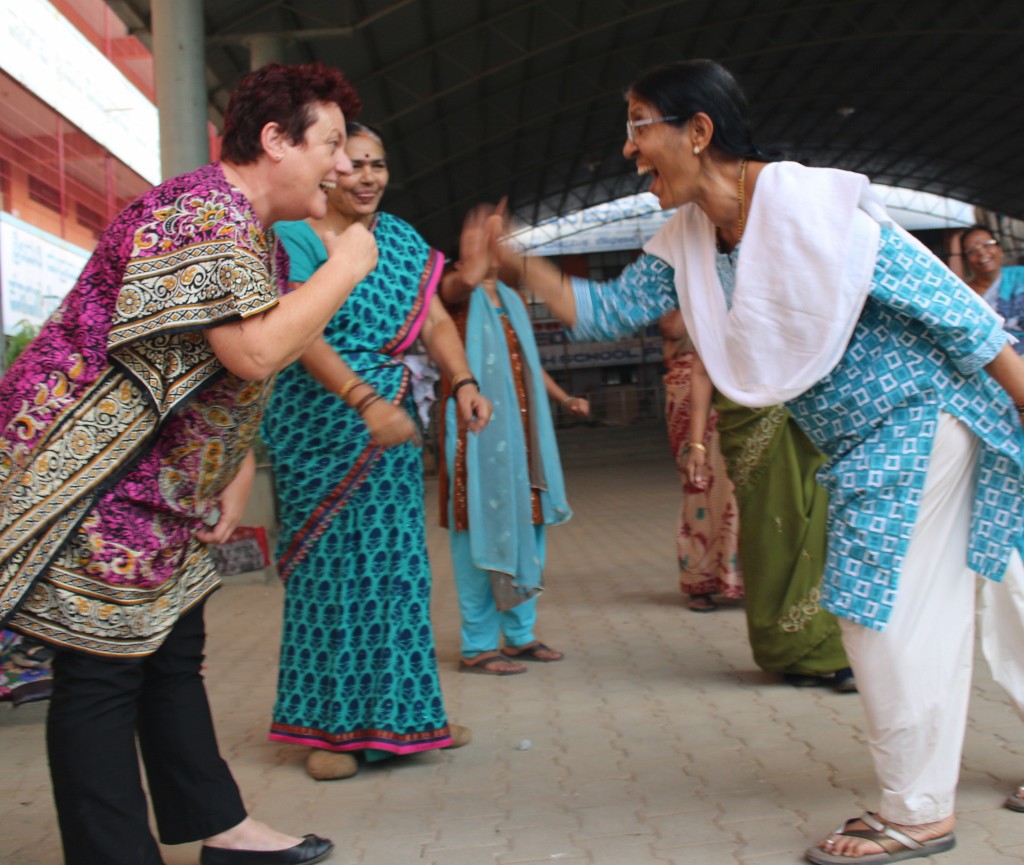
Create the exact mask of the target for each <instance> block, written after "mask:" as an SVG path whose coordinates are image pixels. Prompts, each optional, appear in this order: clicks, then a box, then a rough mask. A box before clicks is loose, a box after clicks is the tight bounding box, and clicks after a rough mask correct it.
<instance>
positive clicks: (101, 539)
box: [0, 165, 287, 656]
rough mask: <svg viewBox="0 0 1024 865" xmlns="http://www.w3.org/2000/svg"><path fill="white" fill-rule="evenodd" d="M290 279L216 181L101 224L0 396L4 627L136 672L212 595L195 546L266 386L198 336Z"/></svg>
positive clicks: (192, 184)
mask: <svg viewBox="0 0 1024 865" xmlns="http://www.w3.org/2000/svg"><path fill="white" fill-rule="evenodd" d="M286 279H287V259H286V258H285V257H284V253H283V251H282V250H281V249H280V248H279V247H278V245H277V243H276V242H275V240H274V239H273V236H272V235H270V234H269V233H268V232H267V231H265V230H264V228H263V227H262V226H261V225H260V223H259V220H258V219H257V217H256V214H255V213H254V212H253V210H252V207H251V205H250V204H249V202H248V200H247V199H246V198H245V197H244V196H243V195H242V193H241V192H239V191H238V190H237V189H235V188H233V187H232V186H231V185H230V184H229V183H228V182H227V180H226V179H225V178H224V174H223V171H222V170H221V168H220V166H219V165H207V166H204V167H203V168H200V169H197V170H195V171H192V172H189V173H188V174H184V175H181V176H179V177H176V178H173V179H172V180H168V181H166V182H165V183H163V184H161V185H160V186H158V187H156V188H154V189H152V190H151V191H150V192H148V193H146V194H145V195H143V196H141V197H140V198H139V199H137V200H136V201H135V202H133V203H132V204H130V205H129V206H128V207H127V208H125V209H124V210H123V211H122V212H121V213H120V214H119V215H118V216H117V218H116V219H115V220H114V221H113V222H112V223H111V224H110V226H109V227H108V228H107V230H106V231H105V232H104V234H103V236H102V237H101V238H100V242H99V244H98V246H97V249H96V251H95V253H94V254H93V256H92V258H90V260H89V262H88V263H87V265H86V267H85V270H84V271H83V272H82V274H81V276H80V277H79V279H78V282H77V283H76V285H75V287H74V288H73V289H72V291H71V292H70V293H69V294H68V296H67V298H66V299H65V301H64V302H63V303H62V304H61V306H60V307H59V308H58V309H57V311H56V312H55V313H54V315H53V316H52V317H51V318H50V320H49V321H47V323H46V324H45V325H44V327H43V329H42V332H41V333H40V334H39V336H38V337H37V338H36V339H35V340H34V341H33V342H32V344H31V345H30V346H29V347H28V348H27V349H26V351H25V352H24V353H23V354H22V356H21V357H20V358H18V360H17V362H16V363H15V364H14V365H13V366H12V367H11V369H10V371H9V372H8V374H7V375H6V376H5V377H4V379H3V380H2V381H0V620H4V619H6V620H9V625H10V627H12V628H14V629H16V630H19V631H21V632H23V633H27V634H31V635H33V636H36V637H39V638H42V639H44V640H47V641H49V642H51V643H55V644H57V645H61V646H65V647H68V648H75V649H80V650H83V651H88V652H93V653H96V654H103V655H114V656H139V655H145V654H149V653H151V652H152V651H154V650H155V649H156V648H157V647H158V646H159V645H160V643H161V642H162V640H163V638H164V637H165V636H166V634H167V633H168V631H169V630H170V628H171V627H172V626H173V625H174V623H175V622H176V621H177V619H178V617H179V616H180V615H181V614H182V613H183V612H184V611H185V610H187V609H189V608H190V607H191V606H193V605H194V604H196V603H197V602H198V601H200V600H201V599H202V598H204V597H205V596H206V595H207V594H209V592H211V591H212V590H213V589H214V588H216V586H217V575H216V571H215V569H214V567H213V563H212V560H211V559H210V557H209V554H208V553H207V551H206V549H205V546H204V545H203V544H202V543H201V542H199V541H198V540H197V539H196V537H195V532H196V530H197V529H198V528H199V527H200V526H201V525H202V523H203V521H204V518H206V517H208V516H210V515H211V513H212V512H213V510H214V509H215V507H216V505H217V498H218V495H219V494H220V492H221V490H222V489H223V488H224V487H225V485H226V484H227V483H228V482H229V481H230V480H231V479H232V478H233V477H234V476H235V474H236V473H237V471H238V468H239V465H240V464H241V461H242V459H243V457H244V456H245V454H246V452H247V451H248V450H249V447H250V445H251V443H252V440H253V438H254V437H255V435H256V432H257V430H258V427H259V422H260V416H261V414H262V410H263V407H264V405H265V403H266V400H267V398H268V396H269V391H270V387H271V384H272V379H268V380H265V381H256V382H252V381H243V380H241V379H239V378H238V377H236V376H234V375H233V374H231V373H229V372H228V371H227V370H226V369H225V367H224V366H223V365H222V364H221V363H220V362H219V361H218V360H217V357H216V355H215V354H214V353H213V350H212V349H211V348H210V345H209V343H208V342H207V340H206V338H205V337H204V335H203V331H204V330H205V329H206V328H208V327H212V326H216V325H219V324H224V323H227V322H229V321H232V320H237V319H239V318H240V317H243V318H244V317H247V316H251V315H255V314H258V313H261V312H264V311H266V310H267V309H269V308H270V307H272V306H273V305H274V304H276V303H277V300H278V297H279V296H280V294H281V292H282V290H283V288H284V285H285V283H286Z"/></svg>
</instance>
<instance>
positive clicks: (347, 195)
mask: <svg viewBox="0 0 1024 865" xmlns="http://www.w3.org/2000/svg"><path fill="white" fill-rule="evenodd" d="M345 153H346V154H347V156H348V158H349V161H350V162H351V163H352V172H351V173H350V174H346V175H344V176H343V177H342V178H341V179H340V180H339V181H338V186H337V188H336V189H334V190H333V191H332V192H331V207H333V208H334V209H335V210H336V211H338V213H340V214H341V215H342V216H344V217H346V218H348V219H350V220H352V221H357V220H364V221H366V220H369V219H370V218H371V217H372V216H373V214H375V213H376V212H377V208H378V207H379V206H380V199H381V196H383V195H384V190H385V189H387V186H388V163H387V158H386V157H385V155H384V145H383V144H381V142H380V139H378V138H377V137H376V136H374V135H371V134H367V133H365V132H357V133H356V134H355V135H353V136H352V137H351V138H349V139H348V142H347V143H346V144H345Z"/></svg>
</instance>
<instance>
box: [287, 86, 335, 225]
mask: <svg viewBox="0 0 1024 865" xmlns="http://www.w3.org/2000/svg"><path fill="white" fill-rule="evenodd" d="M313 113H314V118H315V119H314V120H313V122H312V123H311V124H310V125H309V127H307V129H306V134H305V136H304V138H303V139H302V141H300V142H298V143H296V144H292V143H289V142H286V143H284V144H283V145H282V148H281V151H280V155H279V156H275V159H276V160H277V161H278V162H279V164H280V165H281V167H282V169H283V170H284V171H285V173H286V174H285V175H284V176H283V177H282V184H283V186H284V188H285V189H286V190H287V193H286V194H287V198H288V201H287V202H285V203H284V204H283V206H282V208H281V215H280V216H279V217H278V218H280V219H305V218H306V217H313V218H314V219H321V218H323V217H324V216H325V215H326V214H327V195H328V193H329V192H330V190H331V189H333V188H334V187H335V186H336V185H337V183H338V180H339V178H341V177H344V176H345V175H347V174H348V173H349V172H351V170H352V164H351V163H350V162H349V158H348V155H347V154H346V153H345V149H344V145H345V117H344V115H343V114H342V113H341V109H340V108H339V107H338V106H337V105H335V104H334V103H320V104H318V105H315V106H314V107H313Z"/></svg>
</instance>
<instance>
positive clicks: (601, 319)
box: [572, 226, 1024, 630]
mask: <svg viewBox="0 0 1024 865" xmlns="http://www.w3.org/2000/svg"><path fill="white" fill-rule="evenodd" d="M740 255H742V250H741V251H740ZM723 258H724V257H720V259H723ZM574 291H575V294H576V298H577V322H576V326H575V328H574V329H573V331H572V336H573V338H575V339H583V340H592V339H600V338H614V337H617V336H620V335H623V334H625V333H629V332H632V331H634V330H636V329H637V327H638V326H640V325H642V324H646V323H648V322H651V321H654V320H656V319H657V318H658V317H659V316H660V315H661V314H662V313H664V312H666V311H667V310H668V309H671V308H673V307H674V306H676V304H677V299H676V293H675V284H674V281H673V271H672V268H671V267H670V266H668V265H667V264H665V262H662V261H660V260H659V259H656V258H654V257H653V256H650V255H645V256H642V257H641V258H640V259H638V261H637V262H636V263H635V264H634V265H631V266H630V268H627V270H626V271H625V272H624V273H623V274H622V276H620V277H619V278H618V279H616V280H614V282H613V284H612V285H609V286H607V287H606V288H601V287H600V286H595V285H592V284H589V283H587V282H586V281H583V280H575V281H574ZM1005 343H1006V334H1005V332H1004V331H1003V330H1002V329H1001V328H1000V327H999V326H998V324H997V323H996V321H995V320H994V319H993V318H992V316H991V315H990V314H989V313H988V311H987V310H986V309H985V307H984V305H983V303H982V301H981V300H980V299H979V298H978V297H977V295H975V294H974V293H973V292H972V291H971V290H970V289H969V288H967V286H965V285H964V284H963V283H962V282H961V281H960V280H959V279H957V278H956V277H955V276H953V275H952V273H950V272H949V271H948V270H947V269H946V268H945V267H944V266H942V264H941V263H940V262H939V261H938V260H937V259H936V258H934V257H933V256H931V255H929V254H928V253H927V252H924V251H923V250H920V249H917V248H915V247H913V246H911V245H910V244H908V243H907V242H906V241H905V240H904V239H903V238H902V237H901V236H900V234H899V233H897V232H896V231H894V230H893V229H892V228H890V227H887V226H883V228H882V235H881V242H880V249H879V253H878V258H877V261H876V265H875V271H874V275H873V279H872V284H871V291H870V295H869V297H868V299H867V302H866V304H865V306H864V309H863V312H862V314H861V317H860V320H859V322H858V324H857V326H856V329H855V330H854V333H853V336H852V337H851V339H850V342H849V344H848V345H847V348H846V352H845V353H844V355H843V357H842V359H841V360H840V362H839V364H838V365H837V366H836V367H835V368H834V369H833V370H832V371H831V372H830V373H829V375H828V376H827V377H826V378H824V379H822V380H821V381H820V382H818V383H817V384H816V385H815V386H814V387H812V388H811V389H810V390H808V391H806V392H805V393H803V394H801V395H800V396H799V397H797V398H796V399H794V400H793V401H791V402H790V403H788V407H789V409H790V411H791V412H792V413H793V416H794V418H795V419H796V420H797V422H798V423H799V424H800V426H801V428H802V429H803V430H804V431H805V432H806V433H807V435H808V437H810V439H811V440H812V441H813V442H814V443H815V444H816V445H817V446H818V448H819V449H820V450H821V451H822V452H823V453H825V454H826V455H827V456H828V457H829V461H828V462H827V463H826V464H825V465H824V466H823V467H822V469H821V470H820V472H819V475H818V477H819V480H820V481H821V483H822V485H823V486H825V488H826V489H827V490H828V491H829V495H830V500H829V549H828V559H827V562H826V566H825V576H824V580H823V585H822V605H823V606H824V607H826V609H829V610H831V611H832V612H834V613H836V614H837V615H839V616H843V617H845V618H847V619H849V620H851V621H853V622H856V623H858V624H861V625H865V626H867V627H871V628H875V629H876V630H882V629H884V627H885V624H886V622H887V621H888V620H889V617H890V615H891V613H892V607H893V603H894V602H895V599H896V595H897V590H898V586H899V572H900V567H901V565H902V561H903V556H904V553H905V552H906V549H907V544H908V542H909V539H910V534H911V532H912V530H913V527H914V522H915V519H916V516H917V509H918V505H919V501H920V495H921V489H922V486H923V484H924V478H925V473H926V471H927V468H928V460H929V455H930V453H931V446H932V441H933V439H934V435H935V428H936V423H937V421H938V416H939V412H940V411H945V412H948V413H949V414H951V415H953V416H954V417H956V418H958V419H959V420H960V421H962V422H963V423H964V424H966V425H967V426H968V427H969V428H970V429H971V431H972V432H974V433H975V435H977V436H978V438H979V439H980V440H981V445H982V447H981V452H980V457H979V463H978V473H977V493H976V496H975V501H974V509H973V518H972V525H971V536H970V548H969V555H968V561H967V562H965V563H964V565H965V567H966V566H969V567H971V568H973V569H974V570H975V571H977V572H978V573H980V574H982V575H983V576H986V577H989V578H991V579H996V580H998V579H1000V578H1001V577H1002V573H1003V571H1004V570H1005V567H1006V563H1007V560H1008V558H1009V555H1010V552H1011V550H1013V549H1021V548H1022V541H1024V502H1022V498H1021V496H1022V492H1024V488H1022V481H1024V472H1022V466H1024V451H1022V445H1024V440H1022V438H1024V437H1022V433H1021V426H1020V421H1019V420H1018V418H1017V416H1016V415H1017V413H1016V411H1015V409H1014V406H1013V404H1012V403H1011V401H1010V399H1009V397H1008V396H1007V395H1006V393H1005V392H1004V391H1003V390H1002V388H1001V387H999V385H997V384H996V383H995V381H994V380H993V379H992V378H991V377H990V376H989V375H988V373H986V372H985V371H984V370H983V369H982V367H984V366H985V365H986V364H988V363H989V362H990V361H991V360H992V359H993V358H994V357H995V356H996V354H998V352H999V351H1000V349H1001V348H1002V347H1003V345H1004V344H1005ZM744 530H748V529H747V528H746V527H745V529H744Z"/></svg>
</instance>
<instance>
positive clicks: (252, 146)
mask: <svg viewBox="0 0 1024 865" xmlns="http://www.w3.org/2000/svg"><path fill="white" fill-rule="evenodd" d="M322 102H328V103H329V102H333V103H335V104H337V105H338V107H339V108H341V111H342V113H343V114H344V115H345V119H346V120H348V119H349V118H353V117H355V116H356V115H357V114H358V113H359V110H360V109H361V108H362V107H363V104H362V102H360V100H359V95H358V94H357V93H356V91H355V88H354V87H353V86H352V85H351V84H349V83H348V81H347V80H346V79H345V76H344V75H342V74H341V70H339V69H336V68H335V67H333V66H327V65H325V64H323V63H320V62H319V61H318V62H315V63H304V64H302V65H300V66H290V65H286V64H284V63H268V64H267V65H266V66H261V67H260V68H259V69H257V70H256V71H255V72H250V73H249V74H248V75H246V76H245V77H244V78H243V79H242V80H241V81H240V82H239V83H238V86H237V87H236V88H235V89H234V92H232V94H231V98H230V100H228V108H227V111H226V112H225V114H224V135H223V137H222V139H221V147H220V155H221V159H223V160H224V161H225V162H233V163H235V164H236V165H249V164H251V163H253V162H255V161H256V160H257V159H259V158H260V156H262V155H263V145H262V143H261V141H260V133H261V132H262V130H263V127H264V126H266V125H267V124H268V123H276V124H277V125H278V126H280V127H281V129H282V130H284V132H285V134H286V135H287V136H288V138H289V139H290V141H291V143H292V144H298V143H299V142H301V141H302V140H303V139H304V138H305V137H306V130H307V129H308V128H309V127H310V126H311V125H312V124H313V122H314V121H315V120H316V110H315V108H316V105H317V104H319V103H322Z"/></svg>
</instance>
